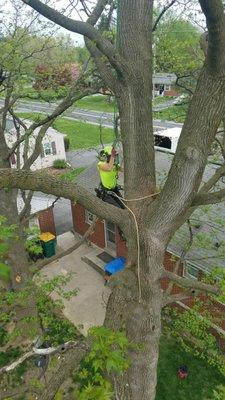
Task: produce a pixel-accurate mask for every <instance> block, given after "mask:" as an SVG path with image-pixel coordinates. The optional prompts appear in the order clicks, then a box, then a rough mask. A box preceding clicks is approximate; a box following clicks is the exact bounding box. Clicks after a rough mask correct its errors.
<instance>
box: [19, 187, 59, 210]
mask: <svg viewBox="0 0 225 400" xmlns="http://www.w3.org/2000/svg"><path fill="white" fill-rule="evenodd" d="M55 199H56V197H55V196H52V195H47V194H43V193H40V192H35V193H34V195H33V197H32V200H31V215H33V214H36V213H38V212H40V211H44V210H46V209H47V208H48V207H50V206H51V205H52V203H53V201H54V200H55ZM17 207H18V211H19V212H21V211H22V209H23V207H24V201H23V199H22V197H21V196H20V195H18V196H17Z"/></svg>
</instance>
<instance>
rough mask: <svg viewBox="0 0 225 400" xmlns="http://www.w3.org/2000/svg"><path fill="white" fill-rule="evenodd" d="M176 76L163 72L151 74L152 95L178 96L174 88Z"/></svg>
mask: <svg viewBox="0 0 225 400" xmlns="http://www.w3.org/2000/svg"><path fill="white" fill-rule="evenodd" d="M176 79H177V77H176V75H175V74H170V73H165V72H156V73H154V74H153V79H152V82H153V94H154V95H156V96H158V95H162V96H171V97H176V96H178V95H179V92H178V90H177V88H176V85H175V83H176Z"/></svg>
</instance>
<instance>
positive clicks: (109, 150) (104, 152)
mask: <svg viewBox="0 0 225 400" xmlns="http://www.w3.org/2000/svg"><path fill="white" fill-rule="evenodd" d="M111 153H112V146H106V147H104V149H102V150H100V152H99V154H98V159H99V160H100V161H107V158H108V156H110V155H111Z"/></svg>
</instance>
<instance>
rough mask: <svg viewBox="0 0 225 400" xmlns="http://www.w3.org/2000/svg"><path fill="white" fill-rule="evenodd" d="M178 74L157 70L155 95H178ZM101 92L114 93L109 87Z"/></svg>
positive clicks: (154, 84) (153, 78)
mask: <svg viewBox="0 0 225 400" xmlns="http://www.w3.org/2000/svg"><path fill="white" fill-rule="evenodd" d="M176 79H177V77H176V75H175V74H170V73H166V72H156V73H154V74H153V77H152V83H153V96H159V95H161V96H171V97H173V96H178V95H179V92H178V91H177V88H176ZM100 93H102V94H104V95H106V94H112V92H111V90H110V89H108V88H107V87H102V88H101V89H100Z"/></svg>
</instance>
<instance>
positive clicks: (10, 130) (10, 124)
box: [6, 118, 66, 140]
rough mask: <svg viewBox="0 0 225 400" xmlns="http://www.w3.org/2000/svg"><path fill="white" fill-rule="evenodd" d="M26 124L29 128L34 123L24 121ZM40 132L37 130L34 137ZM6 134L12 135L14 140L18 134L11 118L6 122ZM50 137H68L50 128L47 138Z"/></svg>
mask: <svg viewBox="0 0 225 400" xmlns="http://www.w3.org/2000/svg"><path fill="white" fill-rule="evenodd" d="M24 123H25V124H27V126H29V125H31V124H32V121H30V120H24ZM39 130H40V128H36V129H35V130H34V135H37V134H38V132H39ZM6 132H7V133H8V135H12V136H13V140H14V139H15V137H14V136H15V133H16V131H15V126H14V123H13V120H12V119H10V118H7V120H6ZM48 135H51V136H53V135H60V136H66V135H65V134H64V133H61V132H58V131H56V130H55V129H54V128H52V127H49V128H48V130H47V132H46V136H48Z"/></svg>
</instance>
